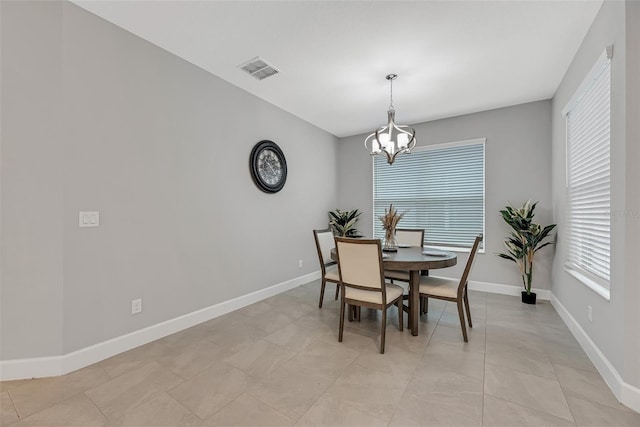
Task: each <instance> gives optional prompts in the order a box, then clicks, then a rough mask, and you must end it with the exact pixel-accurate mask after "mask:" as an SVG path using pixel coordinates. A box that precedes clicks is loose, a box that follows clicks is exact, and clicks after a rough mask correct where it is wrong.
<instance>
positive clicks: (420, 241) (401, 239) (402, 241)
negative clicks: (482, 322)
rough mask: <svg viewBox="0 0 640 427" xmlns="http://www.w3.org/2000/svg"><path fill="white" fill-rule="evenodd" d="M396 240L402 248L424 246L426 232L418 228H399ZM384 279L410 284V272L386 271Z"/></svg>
mask: <svg viewBox="0 0 640 427" xmlns="http://www.w3.org/2000/svg"><path fill="white" fill-rule="evenodd" d="M396 240H397V241H398V245H400V246H405V245H406V246H417V247H422V246H423V245H424V230H423V229H416V228H397V229H396ZM384 277H386V278H387V279H389V280H391V281H393V280H400V281H403V282H409V272H408V271H402V270H385V271H384Z"/></svg>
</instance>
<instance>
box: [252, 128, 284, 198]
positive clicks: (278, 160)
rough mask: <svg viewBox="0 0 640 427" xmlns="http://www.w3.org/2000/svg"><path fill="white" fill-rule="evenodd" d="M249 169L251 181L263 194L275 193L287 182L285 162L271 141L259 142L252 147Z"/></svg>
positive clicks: (282, 154) (280, 151)
mask: <svg viewBox="0 0 640 427" xmlns="http://www.w3.org/2000/svg"><path fill="white" fill-rule="evenodd" d="M249 167H250V169H251V177H252V178H253V181H254V182H255V183H256V185H257V186H258V188H259V189H260V190H262V191H264V192H265V193H277V192H278V191H280V190H282V187H284V183H285V182H286V181H287V160H286V159H285V158H284V153H283V152H282V150H281V149H280V147H278V145H277V144H276V143H275V142H273V141H268V140H264V141H260V142H258V143H257V144H256V145H255V146H254V147H253V149H252V150H251V156H250V157H249Z"/></svg>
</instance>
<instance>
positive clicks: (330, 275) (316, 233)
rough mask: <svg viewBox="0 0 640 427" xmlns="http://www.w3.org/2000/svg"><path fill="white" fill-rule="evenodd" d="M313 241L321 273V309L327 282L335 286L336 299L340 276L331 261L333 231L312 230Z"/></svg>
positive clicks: (333, 242) (334, 245)
mask: <svg viewBox="0 0 640 427" xmlns="http://www.w3.org/2000/svg"><path fill="white" fill-rule="evenodd" d="M313 239H314V240H315V242H316V249H317V251H318V260H319V261H320V270H321V272H322V286H321V288H320V303H319V304H318V307H319V308H322V301H323V299H324V288H325V286H326V284H327V282H332V283H335V284H336V297H335V299H338V292H339V291H340V275H339V273H338V267H337V263H336V262H335V261H334V260H332V259H331V250H332V249H333V248H335V247H336V244H335V241H334V240H333V231H331V229H329V228H327V229H324V230H313Z"/></svg>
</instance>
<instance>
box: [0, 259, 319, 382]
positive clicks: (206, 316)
mask: <svg viewBox="0 0 640 427" xmlns="http://www.w3.org/2000/svg"><path fill="white" fill-rule="evenodd" d="M319 278H320V271H316V272H313V273H309V274H306V275H304V276H300V277H296V278H294V279H291V280H287V281H286V282H282V283H278V284H276V285H273V286H270V287H268V288H264V289H260V290H258V291H255V292H252V293H250V294H247V295H242V296H240V297H237V298H234V299H231V300H229V301H224V302H221V303H219V304H215V305H212V306H209V307H205V308H203V309H200V310H196V311H194V312H191V313H187V314H185V315H183V316H179V317H176V318H174V319H170V320H167V321H165V322H161V323H158V324H155V325H152V326H148V327H146V328H143V329H140V330H137V331H134V332H131V333H128V334H126V335H122V336H119V337H116V338H113V339H110V340H107V341H103V342H101V343H98V344H95V345H92V346H89V347H85V348H82V349H80V350H76V351H74V352H71V353H67V354H64V355H61V356H50V357H37V358H29V359H14V360H1V361H0V381H8V380H18V379H27V378H42V377H53V376H58V375H64V374H68V373H69V372H73V371H75V370H78V369H80V368H84V367H85V366H89V365H92V364H94V363H97V362H99V361H101V360H104V359H108V358H109V357H111V356H114V355H116V354H119V353H122V352H124V351H127V350H131V349H132V348H136V347H139V346H141V345H144V344H147V343H149V342H151V341H155V340H157V339H160V338H163V337H166V336H168V335H171V334H174V333H176V332H179V331H182V330H184V329H187V328H190V327H192V326H195V325H198V324H200V323H203V322H206V321H207V320H211V319H214V318H216V317H219V316H222V315H224V314H227V313H229V312H232V311H234V310H238V309H240V308H243V307H246V306H248V305H251V304H254V303H256V302H259V301H262V300H264V299H267V298H270V297H272V296H275V295H278V294H280V293H282V292H286V291H288V290H290V289H293V288H296V287H298V286H300V285H302V284H305V283H308V282H311V281H313V280H317V279H319Z"/></svg>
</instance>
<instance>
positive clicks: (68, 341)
mask: <svg viewBox="0 0 640 427" xmlns="http://www.w3.org/2000/svg"><path fill="white" fill-rule="evenodd" d="M1 7H2V12H1V17H2V81H1V83H2V116H1V119H2V135H1V136H2V146H1V150H2V151H1V154H2V175H1V183H2V196H1V197H2V211H1V214H2V218H1V221H2V222H1V226H2V259H1V267H2V276H1V280H2V286H1V305H2V306H1V310H2V314H1V323H2V330H1V331H0V332H1V334H2V341H1V347H2V349H1V353H0V356H1V358H2V359H3V360H8V359H17V358H28V357H37V356H50V355H59V354H66V353H69V352H72V351H74V350H77V349H80V348H84V347H87V346H90V345H92V344H96V343H99V342H102V341H105V340H107V339H110V338H113V337H117V336H120V335H122V334H126V333H128V332H132V331H135V330H138V329H140V328H143V327H146V326H150V325H154V324H157V323H159V322H162V321H165V320H168V319H171V318H174V317H177V316H180V315H183V314H186V313H190V312H193V311H195V310H198V309H201V308H204V307H208V306H211V305H214V304H217V303H220V302H224V301H227V300H230V299H232V298H235V297H238V296H242V295H246V294H248V293H251V292H253V291H256V290H260V289H263V288H266V287H268V286H271V285H274V284H278V283H282V282H284V281H287V280H290V279H293V278H295V277H299V276H302V275H304V274H308V273H311V272H314V271H317V270H318V265H317V263H318V261H317V255H316V252H315V246H314V244H313V238H312V235H311V230H312V229H313V228H319V227H323V226H326V222H327V219H326V215H327V211H328V210H330V209H333V208H334V207H335V206H336V204H337V196H336V194H337V178H336V176H337V171H336V166H335V164H336V155H337V139H336V138H335V137H334V136H332V135H330V134H328V133H326V132H324V131H321V130H319V129H317V128H316V127H314V126H312V125H310V124H308V123H306V122H304V121H302V120H300V119H298V118H296V117H294V116H292V115H290V114H288V113H286V112H284V111H282V110H280V109H278V108H275V107H274V106H272V105H270V104H268V103H266V102H264V101H262V100H259V99H258V98H256V97H254V96H252V95H249V94H247V93H246V92H243V91H241V90H240V89H238V88H236V87H235V86H231V85H229V84H228V83H225V82H224V81H222V80H221V79H219V78H217V77H215V76H212V75H211V74H208V73H206V72H205V71H203V70H201V69H199V68H197V67H195V66H193V65H192V64H190V63H187V62H185V61H184V60H181V59H179V58H177V57H175V56H173V55H171V54H169V53H167V52H165V51H163V50H161V49H159V48H157V47H156V46H154V45H152V44H150V43H148V42H146V41H143V40H141V39H139V38H137V37H136V36H134V35H132V34H130V33H127V32H125V31H123V30H122V29H120V28H118V27H115V26H114V25H112V24H110V23H108V22H106V21H104V20H102V19H100V18H97V17H95V16H93V15H91V14H90V13H88V12H86V11H84V10H83V9H80V8H78V7H76V6H74V5H73V4H70V3H64V2H57V1H56V2H19V3H14V2H6V1H3V2H1ZM248 78H249V77H248ZM274 78H278V77H277V76H276V77H274ZM264 84H269V83H268V80H267V81H265V82H264ZM261 139H272V140H274V141H276V142H277V143H278V144H279V145H280V147H281V148H282V149H283V151H284V153H285V155H286V156H287V161H288V166H289V178H288V181H287V184H286V186H285V187H284V189H283V190H282V191H281V192H280V193H278V194H276V195H266V194H264V193H262V192H260V191H259V190H258V189H257V188H256V186H255V185H254V184H253V182H252V180H251V177H250V175H249V167H248V159H249V153H250V151H251V148H252V146H253V145H254V144H255V143H257V142H258V141H259V140H261ZM80 210H90V211H91V210H96V211H100V222H101V224H100V227H99V228H89V229H79V228H78V211H80ZM299 259H302V260H303V262H304V267H303V268H299V267H298V260H299ZM134 298H143V308H144V311H143V313H142V314H140V315H136V316H132V315H131V299H134Z"/></svg>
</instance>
